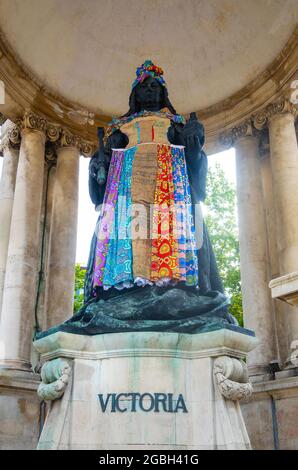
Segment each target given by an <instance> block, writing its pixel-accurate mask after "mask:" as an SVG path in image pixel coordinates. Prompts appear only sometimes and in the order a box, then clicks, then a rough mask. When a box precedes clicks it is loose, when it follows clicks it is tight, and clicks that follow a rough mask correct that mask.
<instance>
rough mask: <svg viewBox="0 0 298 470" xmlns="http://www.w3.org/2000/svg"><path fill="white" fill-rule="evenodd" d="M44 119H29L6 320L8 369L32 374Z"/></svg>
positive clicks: (8, 270)
mask: <svg viewBox="0 0 298 470" xmlns="http://www.w3.org/2000/svg"><path fill="white" fill-rule="evenodd" d="M45 125H46V123H45V120H44V119H42V118H39V117H37V116H35V115H32V114H30V113H29V114H26V115H25V117H24V120H23V121H22V123H21V126H22V131H21V148H20V155H19V164H18V169H17V177H16V186H15V195H14V202H13V210H12V218H11V228H10V239H9V247H8V255H7V264H6V275H5V284H4V293H3V304H2V318H1V359H0V364H1V365H2V366H4V367H11V368H15V369H24V370H28V369H30V351H31V340H32V333H33V322H34V308H35V302H36V284H37V282H36V281H37V271H38V256H39V232H40V213H41V203H42V189H43V174H44V154H45V140H46V137H45V133H44V129H45Z"/></svg>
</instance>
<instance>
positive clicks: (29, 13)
mask: <svg viewBox="0 0 298 470" xmlns="http://www.w3.org/2000/svg"><path fill="white" fill-rule="evenodd" d="M296 23H297V0H287V1H285V0H263V1H259V0H248V1H239V0H150V1H149V0H148V1H147V0H142V1H140V0H102V1H94V0H63V1H61V0H43V1H40V0H26V1H19V0H1V3H0V27H1V29H2V31H3V33H4V36H5V37H6V40H7V42H8V43H9V45H10V46H11V48H12V50H13V51H14V52H15V53H16V56H17V57H19V58H21V61H22V62H23V63H24V65H25V66H26V67H27V68H28V69H29V70H30V71H31V72H32V74H33V75H34V76H35V77H36V78H37V79H38V80H39V81H40V82H41V83H43V84H44V85H45V86H46V87H48V88H49V89H50V90H52V91H53V92H55V93H58V94H59V95H60V96H62V97H63V98H66V99H67V100H71V101H72V102H75V103H78V104H79V105H80V106H82V107H85V108H88V109H89V110H92V111H94V112H96V113H101V114H105V115H119V114H122V113H124V112H125V111H127V104H128V96H129V93H130V87H131V84H132V82H133V80H134V78H135V70H136V67H137V66H139V65H140V64H141V63H142V62H144V60H146V59H152V60H153V61H154V63H156V64H157V65H159V66H161V67H162V68H163V69H164V71H165V75H164V77H165V80H166V82H167V86H168V89H169V94H170V98H171V101H172V102H173V104H174V106H175V107H176V109H177V111H178V112H180V113H188V112H191V111H194V110H200V109H204V108H206V107H208V106H210V105H213V104H215V103H218V102H219V101H221V100H223V99H225V98H228V97H229V96H231V95H232V94H234V93H236V92H237V91H239V90H240V89H241V88H243V87H244V86H246V85H247V84H248V83H249V82H250V81H252V80H253V79H254V78H255V77H256V76H257V75H258V74H259V73H261V72H263V71H264V70H265V68H266V67H267V66H268V65H269V64H270V63H271V62H272V60H273V59H275V57H276V56H277V55H278V54H279V53H280V51H281V50H282V48H283V47H284V45H285V43H286V42H287V40H288V39H289V37H290V35H291V33H292V32H293V30H294V27H295V25H296Z"/></svg>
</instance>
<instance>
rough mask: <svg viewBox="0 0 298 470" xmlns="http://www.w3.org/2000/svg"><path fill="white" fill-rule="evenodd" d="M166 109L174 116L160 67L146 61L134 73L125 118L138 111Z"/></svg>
mask: <svg viewBox="0 0 298 470" xmlns="http://www.w3.org/2000/svg"><path fill="white" fill-rule="evenodd" d="M162 108H168V109H169V110H170V111H171V112H172V113H173V114H176V111H175V109H174V108H173V106H172V104H171V103H170V100H169V98H168V91H167V88H166V83H165V81H164V78H163V70H162V68H161V67H157V66H156V65H154V64H153V63H152V62H151V60H146V61H145V62H144V63H143V64H142V65H141V66H140V67H138V68H137V71H136V79H135V81H134V82H133V84H132V91H131V94H130V97H129V111H128V113H127V114H126V116H129V115H130V114H134V113H137V112H140V111H144V110H146V111H160V110H161V109H162Z"/></svg>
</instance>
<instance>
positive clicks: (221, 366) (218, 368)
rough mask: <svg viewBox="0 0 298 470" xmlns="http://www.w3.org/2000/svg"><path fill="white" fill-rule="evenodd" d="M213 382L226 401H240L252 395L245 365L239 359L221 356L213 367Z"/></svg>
mask: <svg viewBox="0 0 298 470" xmlns="http://www.w3.org/2000/svg"><path fill="white" fill-rule="evenodd" d="M213 373H214V378H215V382H216V384H217V386H218V388H219V391H220V393H221V394H222V395H223V396H224V397H225V398H227V399H228V400H234V401H237V400H241V399H243V398H248V397H250V396H251V394H252V385H251V383H250V382H249V380H248V373H247V368H246V364H245V363H244V362H243V361H241V360H240V359H235V358H232V357H229V356H221V357H218V358H217V359H215V361H214V366H213Z"/></svg>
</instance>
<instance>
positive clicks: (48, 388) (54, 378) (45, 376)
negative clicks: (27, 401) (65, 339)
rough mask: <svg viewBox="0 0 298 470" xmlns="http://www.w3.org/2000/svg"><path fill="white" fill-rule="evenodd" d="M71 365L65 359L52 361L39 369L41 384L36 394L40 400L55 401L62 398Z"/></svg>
mask: <svg viewBox="0 0 298 470" xmlns="http://www.w3.org/2000/svg"><path fill="white" fill-rule="evenodd" d="M71 372H72V369H71V365H70V363H69V362H68V361H66V360H65V359H61V358H58V359H53V360H52V361H49V362H46V363H45V364H44V365H43V366H42V368H41V380H42V382H41V384H40V385H39V387H38V390H37V394H38V396H39V398H40V399H41V400H57V398H60V397H62V395H63V394H64V392H65V389H66V387H67V384H68V382H69V379H70V375H71Z"/></svg>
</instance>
